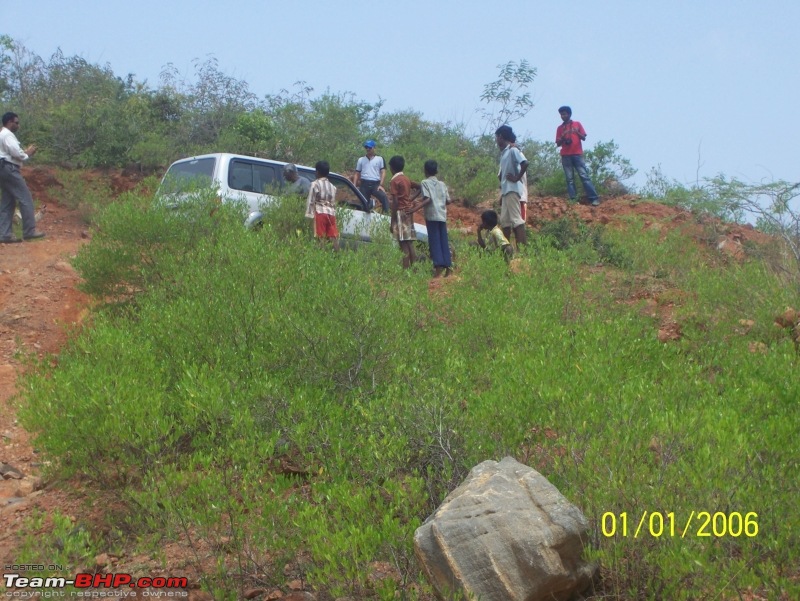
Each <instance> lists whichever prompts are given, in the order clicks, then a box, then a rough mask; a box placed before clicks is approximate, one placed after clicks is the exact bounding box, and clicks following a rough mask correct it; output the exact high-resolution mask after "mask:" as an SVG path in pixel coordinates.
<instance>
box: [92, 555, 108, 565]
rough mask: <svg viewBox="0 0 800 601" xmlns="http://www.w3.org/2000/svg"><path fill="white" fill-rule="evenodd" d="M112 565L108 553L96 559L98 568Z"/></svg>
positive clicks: (95, 562) (95, 563)
mask: <svg viewBox="0 0 800 601" xmlns="http://www.w3.org/2000/svg"><path fill="white" fill-rule="evenodd" d="M110 563H111V558H110V557H109V556H108V554H107V553H101V554H100V555H98V556H97V557H95V558H94V565H96V566H97V567H98V568H105V567H106V566H108V564H110Z"/></svg>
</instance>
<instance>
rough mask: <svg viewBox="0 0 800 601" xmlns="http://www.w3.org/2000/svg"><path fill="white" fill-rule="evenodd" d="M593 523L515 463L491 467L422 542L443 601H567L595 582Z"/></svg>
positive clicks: (422, 557) (433, 522) (458, 495)
mask: <svg viewBox="0 0 800 601" xmlns="http://www.w3.org/2000/svg"><path fill="white" fill-rule="evenodd" d="M588 528H589V523H588V520H587V519H586V516H584V515H583V513H582V512H581V511H580V510H579V509H578V508H577V507H575V505H573V504H572V503H570V502H569V501H568V500H567V499H566V498H565V497H564V496H563V495H562V494H561V493H560V492H559V491H558V489H556V487H555V486H553V485H552V484H550V482H548V480H547V479H546V478H545V477H544V476H542V475H541V474H540V473H539V472H537V471H536V470H534V469H532V468H530V467H528V466H525V465H523V464H521V463H519V462H518V461H516V460H515V459H513V458H512V457H506V458H505V459H503V460H502V461H500V462H499V463H498V462H496V461H484V462H483V463H481V464H479V465H477V466H475V467H474V468H472V470H471V471H470V473H469V475H468V476H467V478H466V480H465V481H464V482H463V483H462V484H461V485H460V486H459V487H458V488H456V489H455V490H454V491H452V492H451V493H450V494H449V495H447V498H446V499H445V500H444V502H443V503H442V505H441V506H440V507H439V508H438V509H437V510H436V511H435V512H434V514H433V515H432V516H430V517H429V518H428V519H427V520H426V521H425V523H424V524H423V525H422V526H420V527H419V528H418V529H417V531H416V533H415V535H414V551H415V553H416V555H417V558H418V559H419V561H420V563H421V565H422V568H423V570H424V571H425V574H426V576H427V577H428V580H429V581H430V583H431V584H432V585H433V587H434V589H435V590H436V593H437V596H438V597H439V598H440V599H480V600H481V601H539V600H544V599H547V600H549V601H566V600H568V599H571V598H574V597H575V596H576V595H578V594H579V593H580V592H582V591H584V590H585V589H586V588H587V587H588V586H589V585H590V584H591V582H592V579H593V578H594V575H595V574H596V572H597V566H596V565H595V564H593V563H591V562H587V561H585V560H584V559H583V549H584V545H585V544H586V542H587V540H588Z"/></svg>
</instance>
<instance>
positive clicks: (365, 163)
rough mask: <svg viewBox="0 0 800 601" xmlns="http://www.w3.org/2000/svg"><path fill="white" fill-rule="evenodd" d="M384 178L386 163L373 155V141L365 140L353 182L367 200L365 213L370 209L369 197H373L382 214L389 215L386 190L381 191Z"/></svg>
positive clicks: (370, 201) (381, 158)
mask: <svg viewBox="0 0 800 601" xmlns="http://www.w3.org/2000/svg"><path fill="white" fill-rule="evenodd" d="M385 177H386V163H384V161H383V157H380V156H378V155H377V154H376V153H375V140H367V141H366V142H364V156H363V157H361V158H360V159H358V163H356V175H355V181H354V182H353V183H354V184H355V186H356V188H358V189H359V191H360V192H361V194H363V195H364V198H365V199H366V200H367V206H366V207H364V210H365V211H368V212H369V211H370V210H371V209H372V199H371V198H370V196H374V197H375V198H377V199H378V200H380V201H381V207H382V208H383V212H384V213H386V214H388V213H389V197H388V196H386V190H384V189H383V178H385Z"/></svg>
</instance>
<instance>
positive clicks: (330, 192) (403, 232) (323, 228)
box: [306, 155, 513, 278]
mask: <svg viewBox="0 0 800 601" xmlns="http://www.w3.org/2000/svg"><path fill="white" fill-rule="evenodd" d="M389 169H390V170H391V172H392V178H391V180H390V184H389V196H390V200H391V202H390V211H391V222H390V223H391V225H390V228H391V232H392V235H393V236H394V238H395V239H396V240H397V241H398V243H399V245H400V249H401V250H402V251H403V267H404V268H409V267H411V266H412V265H413V264H414V263H415V262H416V260H417V256H416V252H415V250H414V243H415V241H416V239H417V234H416V231H415V229H414V213H416V212H417V211H419V210H420V209H422V210H423V214H424V217H425V225H426V227H427V229H428V246H429V248H430V257H431V262H432V263H433V277H435V278H438V277H441V276H442V275H444V276H445V277H447V276H448V275H450V273H451V270H452V265H453V261H452V256H451V253H450V242H449V239H448V235H447V205H448V204H450V194H449V192H448V190H447V185H446V184H445V183H444V182H442V181H440V180H439V179H438V178H437V177H436V176H437V173H438V172H439V165H438V164H437V162H436V161H434V160H428V161H425V165H424V172H425V179H424V180H422V181H421V182H413V181H411V179H410V178H409V177H408V176H407V175H406V174H405V173H404V172H403V169H405V159H404V158H403V157H402V156H398V155H396V156H393V157H392V158H391V159H389ZM315 170H316V179H315V180H314V181H313V182H312V183H311V188H310V190H309V192H308V198H307V202H306V217H308V218H309V219H314V225H315V235H316V237H317V238H318V239H320V240H326V239H329V240H331V241H332V243H333V247H334V249H335V250H338V249H339V231H338V229H337V226H336V188H335V187H334V186H333V184H331V182H330V181H329V180H328V175H329V174H330V166H329V164H328V162H327V161H318V162H317V164H316V165H315ZM412 191H415V192H414V194H413V196H412ZM497 222H498V216H497V213H496V212H495V211H484V212H483V214H482V215H481V225H480V226H479V227H478V244H479V245H480V246H481V248H484V249H487V250H500V251H501V252H502V253H503V255H504V257H505V258H506V260H507V261H508V260H510V259H511V257H512V255H513V248H512V246H511V244H510V243H509V241H508V239H507V238H506V236H505V235H504V234H503V231H502V229H501V228H500V227H499V226H498V223H497ZM484 230H485V231H486V233H487V234H486V238H485V239H484V237H483V235H482V232H483V231H484Z"/></svg>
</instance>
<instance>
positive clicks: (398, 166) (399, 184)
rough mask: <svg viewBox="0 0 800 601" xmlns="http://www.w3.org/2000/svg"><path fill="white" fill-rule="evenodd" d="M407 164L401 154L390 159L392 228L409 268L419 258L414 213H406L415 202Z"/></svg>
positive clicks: (406, 267) (405, 263)
mask: <svg viewBox="0 0 800 601" xmlns="http://www.w3.org/2000/svg"><path fill="white" fill-rule="evenodd" d="M405 166H406V161H405V159H404V158H403V157H401V156H393V157H392V158H391V159H389V169H391V171H392V180H391V181H390V182H389V195H390V196H391V208H392V221H391V229H392V234H394V237H395V239H396V240H397V242H398V243H399V244H400V249H401V250H402V251H403V255H404V256H403V268H404V269H408V268H409V267H411V266H412V265H413V264H414V262H415V261H416V260H417V256H416V253H415V252H414V242H415V241H416V239H417V233H416V231H414V216H413V213H406V211H408V210H409V209H411V208H412V206H413V204H414V203H413V202H412V201H411V180H410V179H408V177H407V176H406V175H405V173H403V168H404V167H405Z"/></svg>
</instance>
